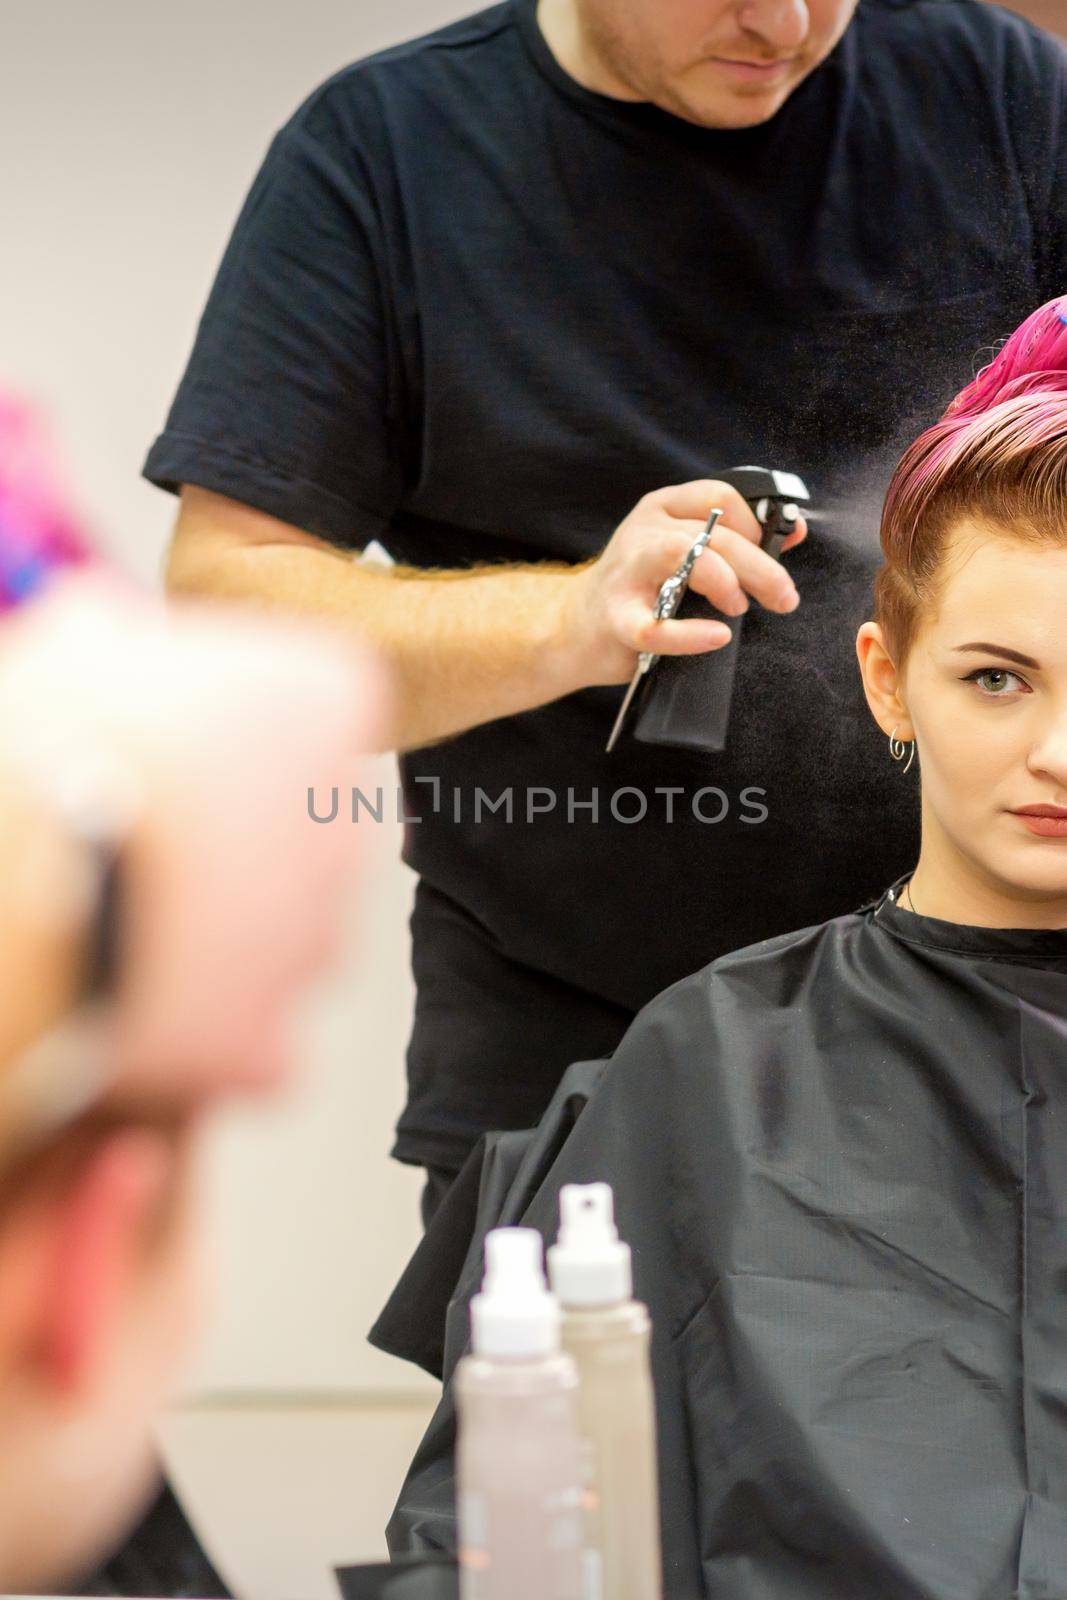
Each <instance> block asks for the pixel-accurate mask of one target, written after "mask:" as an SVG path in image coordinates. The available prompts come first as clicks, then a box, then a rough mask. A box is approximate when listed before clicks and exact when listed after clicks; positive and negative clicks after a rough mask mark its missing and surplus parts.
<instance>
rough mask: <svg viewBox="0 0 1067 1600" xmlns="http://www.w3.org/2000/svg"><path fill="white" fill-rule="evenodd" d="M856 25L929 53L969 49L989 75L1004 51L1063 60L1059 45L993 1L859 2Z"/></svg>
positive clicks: (873, 0) (881, 36)
mask: <svg viewBox="0 0 1067 1600" xmlns="http://www.w3.org/2000/svg"><path fill="white" fill-rule="evenodd" d="M856 21H857V22H858V23H859V24H860V26H861V28H866V29H868V30H869V31H870V32H871V34H872V36H873V37H878V38H887V39H892V40H894V41H901V42H905V41H914V43H915V44H916V45H917V46H918V47H920V48H922V49H924V50H925V51H926V52H928V53H931V52H932V53H935V54H936V52H937V51H939V50H941V49H948V50H954V49H958V48H959V47H960V46H961V45H966V44H967V43H971V44H973V45H974V46H976V47H977V48H979V49H980V50H981V51H982V52H983V53H984V60H985V62H986V64H987V65H988V66H989V67H990V68H991V69H992V68H994V67H995V66H996V65H997V64H998V59H999V58H1000V57H1001V56H1002V55H1003V53H1004V52H1005V51H1007V52H1011V51H1013V50H1023V51H1024V52H1032V51H1033V50H1035V49H1036V50H1037V51H1038V52H1045V53H1047V54H1048V55H1049V56H1050V57H1055V56H1060V57H1062V56H1063V54H1064V49H1063V45H1062V43H1061V42H1060V41H1059V40H1058V39H1055V38H1054V37H1053V36H1052V35H1051V34H1049V33H1046V32H1045V31H1044V30H1043V29H1041V28H1039V27H1038V26H1037V25H1036V24H1035V23H1033V22H1030V21H1028V20H1027V18H1025V17H1020V16H1019V15H1018V14H1017V13H1016V12H1014V11H1010V10H1008V9H1007V8H1006V7H1004V6H1001V5H994V4H992V3H991V0H860V3H859V7H858V9H857V12H856Z"/></svg>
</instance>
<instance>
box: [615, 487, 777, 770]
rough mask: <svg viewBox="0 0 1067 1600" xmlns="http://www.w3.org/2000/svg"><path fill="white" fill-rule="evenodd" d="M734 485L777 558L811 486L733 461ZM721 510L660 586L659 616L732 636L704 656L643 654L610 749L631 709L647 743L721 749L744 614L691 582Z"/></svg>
mask: <svg viewBox="0 0 1067 1600" xmlns="http://www.w3.org/2000/svg"><path fill="white" fill-rule="evenodd" d="M716 476H717V478H718V480H719V482H721V483H726V484H729V486H730V487H731V488H733V489H736V490H737V492H738V494H740V495H741V496H742V498H743V499H745V500H747V501H748V504H749V505H750V506H751V507H752V509H753V511H754V512H755V515H756V519H757V521H758V522H759V524H760V526H761V529H762V538H761V541H760V544H761V548H762V549H763V550H765V551H766V552H767V554H768V555H769V556H773V558H774V559H775V560H776V561H777V560H778V559H779V557H780V555H781V553H782V545H783V544H784V543H785V541H786V539H787V538H788V537H789V535H790V534H791V533H792V532H793V530H794V528H795V527H796V525H797V521H798V519H799V517H800V514H801V513H800V507H801V505H806V504H807V503H808V499H809V496H808V491H807V487H806V485H805V484H804V482H803V480H802V479H801V478H798V477H797V476H796V474H795V473H793V472H777V471H774V470H773V469H771V468H768V467H732V468H730V469H729V471H727V472H720V473H718V474H716ZM721 514H722V513H721V511H713V512H712V513H711V516H710V517H709V518H708V526H707V528H706V529H705V530H704V534H703V535H702V536H701V538H700V539H699V540H697V542H696V544H695V545H694V546H693V549H692V550H691V551H690V552H689V555H688V556H687V558H686V560H685V561H684V562H683V563H682V566H681V567H680V568H679V570H678V571H677V572H676V573H673V574H672V575H671V577H669V578H668V579H667V581H666V582H665V583H664V584H663V586H662V588H661V589H660V595H659V600H658V602H657V606H656V616H657V617H659V618H668V617H676V618H678V619H679V620H680V621H684V620H686V619H687V618H690V617H701V618H707V617H714V618H715V619H716V620H719V621H723V622H726V623H727V624H728V625H729V627H730V629H731V632H732V635H733V637H732V638H731V640H730V643H729V644H726V645H723V646H722V648H721V649H719V650H711V651H709V652H707V653H706V654H702V655H691V656H657V655H655V654H653V653H652V652H650V651H649V652H645V653H644V654H642V655H641V656H640V657H639V658H638V663H637V668H636V670H635V672H634V676H633V678H632V680H631V682H630V687H629V688H628V689H627V691H626V696H625V698H624V700H623V703H622V707H621V708H620V711H619V714H618V716H617V717H616V719H615V726H614V728H613V729H612V731H611V737H610V739H609V740H608V745H607V748H608V750H611V749H613V748H614V745H615V743H616V741H617V740H618V737H619V734H620V733H621V732H622V729H623V727H624V725H625V723H626V720H627V717H628V714H630V713H631V712H632V716H633V736H634V738H635V739H637V740H638V741H639V742H640V743H642V744H660V745H674V746H676V747H678V748H680V749H684V750H697V751H705V752H713V753H714V752H718V751H721V750H723V749H725V747H726V735H727V729H728V727H729V722H730V704H731V700H732V697H733V685H734V674H735V673H736V671H737V656H738V649H739V647H740V642H741V624H742V622H743V620H744V618H743V617H724V616H722V614H721V613H720V612H718V611H716V610H715V608H714V606H712V605H710V604H709V602H708V601H707V600H705V599H704V597H703V596H702V595H698V594H695V593H693V591H691V590H690V588H689V574H690V572H691V571H692V568H693V565H694V562H695V560H696V556H697V555H699V553H700V551H701V549H703V548H704V546H705V545H706V544H707V541H708V539H709V538H710V536H711V533H712V531H713V529H714V526H715V523H716V522H717V520H718V517H719V516H721Z"/></svg>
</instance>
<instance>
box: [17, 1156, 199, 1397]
mask: <svg viewBox="0 0 1067 1600" xmlns="http://www.w3.org/2000/svg"><path fill="white" fill-rule="evenodd" d="M173 1166H174V1157H173V1151H172V1149H171V1148H170V1145H169V1142H168V1141H167V1140H166V1138H165V1137H164V1136H163V1135H162V1134H159V1133H156V1132H152V1131H149V1130H146V1129H122V1130H119V1131H116V1132H114V1133H110V1134H105V1135H103V1136H102V1137H101V1139H100V1141H99V1144H98V1145H96V1146H95V1147H94V1148H92V1149H91V1150H90V1151H89V1153H88V1154H87V1155H85V1156H83V1157H82V1158H81V1161H80V1163H79V1166H78V1169H77V1172H76V1174H75V1175H74V1176H73V1177H72V1180H71V1182H70V1184H69V1187H66V1188H65V1190H64V1192H63V1194H62V1196H61V1197H60V1198H58V1199H57V1201H56V1203H55V1209H54V1211H53V1213H52V1216H51V1226H50V1228H49V1230H48V1237H47V1239H46V1240H44V1241H42V1243H43V1246H44V1260H43V1263H42V1269H41V1273H40V1277H39V1279H38V1293H39V1296H40V1301H39V1308H38V1315H37V1337H36V1340H35V1348H34V1350H33V1354H32V1360H33V1365H34V1368H35V1370H36V1374H37V1378H38V1381H39V1382H43V1383H44V1384H46V1385H47V1386H48V1387H49V1388H50V1389H51V1390H52V1392H53V1393H63V1394H67V1395H70V1394H73V1393H76V1392H77V1391H78V1390H79V1389H81V1388H83V1387H84V1386H85V1385H86V1384H87V1383H88V1382H89V1381H90V1380H91V1377H92V1375H93V1373H94V1372H95V1371H96V1370H97V1367H98V1363H99V1362H100V1360H101V1358H102V1357H103V1356H104V1355H105V1354H106V1350H107V1346H108V1343H109V1340H110V1339H111V1337H112V1335H113V1332H114V1330H115V1328H116V1327H117V1325H118V1323H119V1322H120V1320H121V1317H122V1314H123V1312H124V1310H125V1309H126V1306H127V1304H128V1302H129V1300H130V1298H131V1297H132V1296H133V1295H135V1294H136V1290H137V1279H138V1277H139V1275H140V1272H141V1270H142V1267H143V1265H144V1260H145V1256H146V1249H147V1240H148V1238H149V1236H150V1228H151V1224H152V1222H153V1220H154V1219H156V1218H157V1217H158V1215H159V1213H160V1208H161V1206H162V1204H163V1201H164V1198H165V1195H166V1193H167V1190H168V1187H169V1184H170V1181H171V1178H172V1174H173Z"/></svg>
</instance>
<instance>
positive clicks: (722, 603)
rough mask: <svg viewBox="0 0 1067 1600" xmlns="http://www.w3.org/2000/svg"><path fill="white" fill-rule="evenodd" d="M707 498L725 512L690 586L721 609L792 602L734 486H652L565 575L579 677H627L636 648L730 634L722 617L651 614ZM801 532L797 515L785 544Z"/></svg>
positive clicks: (706, 641)
mask: <svg viewBox="0 0 1067 1600" xmlns="http://www.w3.org/2000/svg"><path fill="white" fill-rule="evenodd" d="M714 506H721V507H722V510H723V513H724V515H723V517H722V520H721V521H720V522H719V523H718V525H717V527H716V528H715V531H714V532H713V534H712V536H711V539H710V540H709V542H708V547H707V549H706V550H705V551H704V552H703V553H702V554H701V555H700V557H699V558H698V560H697V562H696V565H695V566H694V568H693V573H692V577H691V578H690V588H692V589H694V590H695V591H696V592H697V594H702V595H704V596H705V597H706V598H707V599H708V600H710V601H711V603H712V605H714V606H716V607H717V608H718V610H720V611H722V612H724V613H726V615H728V616H739V615H740V614H741V613H742V612H744V611H747V609H748V606H749V596H751V597H752V598H753V599H755V600H757V601H759V603H760V604H761V605H764V606H766V607H767V608H768V609H769V610H771V611H792V610H793V609H794V608H795V607H796V606H797V605H798V604H799V596H798V595H797V592H796V589H795V588H794V586H793V582H792V579H791V578H790V576H789V574H788V572H786V570H785V568H784V567H783V566H782V565H781V564H780V563H779V562H778V561H775V560H774V558H773V557H772V556H769V555H767V554H766V553H765V551H763V550H761V549H760V548H759V540H760V526H759V523H758V522H757V520H756V518H755V516H754V515H753V513H752V511H751V510H750V508H749V506H748V504H747V502H746V501H745V500H743V499H742V497H741V496H740V495H739V494H738V492H737V490H736V489H731V488H730V487H729V486H728V485H727V484H725V483H719V482H718V481H717V480H715V479H710V478H704V479H700V480H698V481H697V482H694V483H682V484H676V485H674V486H673V487H671V488H668V489H657V490H655V491H654V492H653V493H652V494H646V495H645V496H644V498H643V499H642V500H639V501H638V503H637V505H636V506H635V507H634V509H633V510H632V511H631V512H630V515H629V516H628V517H627V518H626V519H625V520H624V521H623V522H621V523H620V524H619V526H618V528H616V530H615V532H614V534H613V535H612V538H611V541H610V543H609V544H608V545H607V547H606V548H605V550H604V551H603V553H602V554H601V556H600V558H599V559H598V560H597V561H596V562H594V563H593V564H592V565H591V566H588V567H583V568H582V569H581V571H580V572H578V573H576V574H575V576H574V578H573V580H571V581H572V583H573V589H572V591H571V596H570V601H571V604H570V611H569V628H570V633H571V637H572V639H573V641H574V648H575V651H576V656H577V660H578V672H579V675H580V677H581V681H582V682H583V683H587V684H607V683H623V682H625V681H626V679H628V678H629V677H630V675H631V673H632V672H633V670H634V655H635V652H638V651H641V650H654V651H655V652H656V653H657V654H658V655H670V656H684V655H696V654H698V653H700V652H702V651H708V650H718V649H721V648H722V646H723V645H724V644H728V643H729V640H730V630H729V628H728V627H727V626H726V624H725V623H722V622H714V621H711V620H708V621H704V620H702V619H690V620H686V621H683V622H678V621H663V622H657V621H655V619H654V610H655V605H656V598H657V596H658V594H659V590H660V586H661V584H662V583H663V581H664V579H666V578H669V577H670V575H671V573H672V572H674V571H676V570H677V568H678V567H680V566H681V564H682V562H683V561H684V560H685V557H686V555H687V554H688V551H689V549H690V547H691V545H692V544H693V542H694V541H695V540H696V539H697V538H698V537H699V536H700V534H702V533H703V531H704V528H705V525H706V523H707V520H708V515H709V513H710V512H711V510H712V508H713V507H714ZM806 537H807V524H806V523H805V522H804V520H803V518H801V519H800V521H799V522H798V523H797V527H796V531H795V532H794V533H792V534H790V536H789V538H788V539H787V540H786V541H785V544H784V545H783V547H782V548H783V550H791V549H792V548H793V546H794V545H797V544H799V543H800V542H801V540H802V539H804V538H806Z"/></svg>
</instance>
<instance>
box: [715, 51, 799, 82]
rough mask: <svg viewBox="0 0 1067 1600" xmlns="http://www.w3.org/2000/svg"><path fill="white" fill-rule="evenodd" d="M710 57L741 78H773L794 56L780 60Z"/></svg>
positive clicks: (789, 63)
mask: <svg viewBox="0 0 1067 1600" xmlns="http://www.w3.org/2000/svg"><path fill="white" fill-rule="evenodd" d="M710 59H711V60H712V61H713V62H714V63H715V65H716V66H718V67H725V69H726V70H727V71H728V72H732V73H734V74H735V75H736V76H737V77H741V78H755V79H760V78H773V77H774V76H775V74H776V73H779V72H782V71H784V69H785V68H786V67H788V66H790V65H791V64H792V60H793V58H792V57H791V56H790V57H783V58H782V59H781V60H779V61H746V60H744V59H743V58H742V57H739V56H711V57H710Z"/></svg>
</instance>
